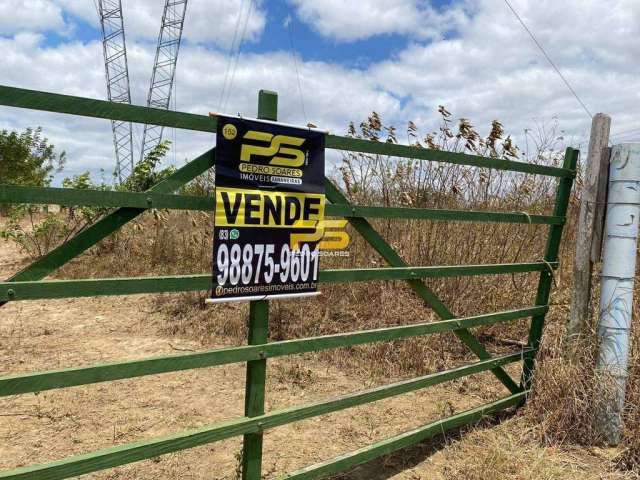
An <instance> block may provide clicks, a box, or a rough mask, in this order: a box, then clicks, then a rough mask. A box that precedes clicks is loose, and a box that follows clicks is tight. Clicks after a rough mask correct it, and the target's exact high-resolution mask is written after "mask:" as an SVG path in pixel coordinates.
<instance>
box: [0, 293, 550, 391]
mask: <svg viewBox="0 0 640 480" xmlns="http://www.w3.org/2000/svg"><path fill="white" fill-rule="evenodd" d="M254 308H255V307H254ZM260 308H264V309H266V308H267V307H264V306H261V307H260ZM547 310H548V307H547V306H538V307H531V308H523V309H518V310H507V311H504V312H497V313H488V314H484V315H476V316H472V317H465V318H455V319H452V320H441V321H438V322H423V323H417V324H413V325H401V326H398V327H386V328H377V329H374V330H361V331H356V332H347V333H337V334H334V335H324V336H320V337H310V338H302V339H296V340H284V341H280V342H272V343H268V344H263V345H252V344H250V345H245V346H241V347H230V348H219V349H214V350H207V351H204V352H196V353H186V354H179V355H169V356H162V357H152V358H145V359H140V360H130V361H124V362H113V363H106V364H101V365H93V366H88V367H79V368H68V369H63V370H52V371H48V372H38V373H27V374H20V375H11V376H8V377H0V396H1V397H4V396H8V395H18V394H24V393H34V392H42V391H45V390H53V389H57V388H67V387H74V386H78V385H88V384H92V383H100V382H108V381H112V380H122V379H125V378H135V377H142V376H146V375H156V374H160V373H168V372H178V371H182V370H191V369H196V368H206V367H213V366H219V365H227V364H230V363H240V362H251V361H255V360H264V359H267V358H275V357H282V356H287V355H299V354H302V353H309V352H318V351H321V350H327V349H332V348H341V347H350V346H354V345H363V344H366V343H375V342H387V341H392V340H402V339H406V338H412V337H418V336H423V335H433V334H436V333H442V332H450V331H452V330H459V329H461V328H476V327H481V326H487V325H494V324H497V323H504V322H510V321H513V320H517V319H520V318H528V317H532V316H534V315H539V314H543V313H546V311H547ZM258 313H259V314H260V315H266V313H267V312H255V311H254V312H253V314H254V315H256V314H258ZM254 318H255V317H254ZM258 321H262V320H261V319H259V320H258ZM258 321H254V323H258ZM261 333H264V329H261Z"/></svg>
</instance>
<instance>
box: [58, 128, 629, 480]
mask: <svg viewBox="0 0 640 480" xmlns="http://www.w3.org/2000/svg"><path fill="white" fill-rule="evenodd" d="M372 118H373V117H372ZM375 122H376V120H375V118H373V120H372V119H369V124H367V125H364V124H363V125H364V127H363V128H361V130H360V131H359V132H357V133H356V132H355V129H354V131H353V134H354V135H360V136H363V137H365V138H371V135H372V134H371V129H373V130H374V134H375V135H378V136H379V137H382V133H384V132H386V133H387V134H388V135H389V136H390V137H392V136H393V135H395V131H390V130H389V129H386V127H383V126H381V125H376V123H375ZM462 127H463V126H461V127H460V128H461V130H460V131H462ZM444 128H445V130H441V133H440V135H441V136H443V137H446V136H447V135H446V129H447V128H449V126H448V125H447V124H446V123H445V127H444ZM465 128H466V127H465ZM409 130H410V131H409V133H408V136H409V138H410V140H411V138H412V134H411V129H409ZM376 132H377V133H376ZM381 132H382V133H381ZM413 132H415V130H414V131H413ZM443 132H444V133H443ZM494 133H495V132H492V134H494ZM464 135H466V136H464ZM464 135H463V136H462V137H460V138H458V140H460V141H461V145H462V146H461V147H460V148H458V149H461V148H462V149H466V150H473V149H472V148H469V147H468V145H465V144H464V142H465V141H466V142H467V143H468V141H469V138H470V137H471V138H473V135H470V134H469V133H468V131H466V130H465V133H464ZM413 137H415V134H413ZM498 138H499V137H498ZM393 140H395V137H392V141H393ZM435 140H437V138H436V139H435ZM556 140H557V139H556V138H553V136H551V140H548V138H542V139H540V141H539V142H538V143H537V145H536V152H535V153H534V154H530V153H529V152H525V153H526V154H527V157H528V159H529V160H530V161H539V162H545V163H549V164H556V165H557V164H558V162H559V155H556V154H554V153H553V152H555V150H556V149H555V143H554V142H555V141H556ZM475 141H476V144H478V139H477V138H476V140H475ZM429 142H434V137H433V136H432V137H431V138H430V139H425V142H424V143H429ZM492 142H493V143H492ZM441 144H442V139H441ZM478 145H479V146H477V148H476V150H481V147H482V144H481V143H480V144H478ZM487 145H491V148H493V149H494V150H495V153H496V154H498V151H499V150H500V147H499V145H500V142H499V141H498V140H497V139H496V138H493V140H491V141H490V139H489V138H487V139H485V140H484V147H483V148H485V150H484V151H479V153H485V154H486V153H489V154H491V153H492V152H491V149H490V148H489V147H488V146H487ZM444 147H447V145H444ZM448 147H451V145H449V146H448ZM508 147H509V146H508ZM502 154H504V155H507V156H509V155H508V152H507V153H504V151H503V152H502ZM339 175H340V176H341V177H342V178H341V183H342V184H343V185H345V186H346V189H347V192H348V194H349V196H350V198H351V200H352V201H354V202H355V203H358V204H366V205H372V204H377V205H389V206H391V205H393V206H407V207H418V208H450V209H474V210H490V211H525V212H527V213H530V214H533V213H536V214H537V213H547V214H549V213H551V209H552V205H553V200H554V198H553V195H554V185H555V184H554V182H553V181H551V180H549V179H543V178H542V177H537V176H531V175H524V174H513V173H505V172H495V171H494V172H489V171H485V170H483V169H472V168H468V167H464V166H456V165H449V166H442V165H439V164H432V163H426V162H410V161H409V162H404V161H398V160H397V159H391V158H386V157H378V156H366V155H353V154H348V155H347V154H345V157H344V163H343V165H342V167H341V169H340V173H339ZM578 188H579V185H578ZM576 206H577V199H576V197H575V195H574V196H573V197H572V199H571V203H570V209H569V217H568V223H567V225H566V228H565V234H564V241H563V244H562V248H561V251H560V269H559V270H558V272H557V273H556V275H555V283H556V286H555V290H554V293H553V296H552V302H551V303H552V308H551V310H550V313H549V315H548V321H547V326H546V330H545V336H544V340H543V344H542V347H541V351H540V355H539V357H538V358H539V360H538V369H537V375H536V380H535V386H534V390H533V394H532V396H531V399H530V401H529V402H528V404H527V406H526V408H525V409H524V410H523V414H522V416H521V417H520V418H518V420H517V423H512V424H511V426H517V427H518V428H519V429H520V434H512V433H510V430H506V429H504V428H501V429H500V431H499V432H500V434H499V436H493V434H491V435H478V436H472V438H477V441H475V442H474V441H472V442H471V443H469V442H464V446H459V447H456V448H457V449H458V450H460V451H459V452H458V453H459V454H460V455H462V454H464V455H466V456H468V457H469V458H470V459H471V460H470V461H467V462H466V463H465V462H458V463H456V464H455V465H454V466H452V467H451V468H449V469H448V470H447V471H446V475H445V477H446V478H451V479H458V478H459V479H463V478H464V479H483V480H486V479H493V478H496V479H497V478H500V479H503V478H504V479H511V478H513V479H516V478H517V479H521V478H523V479H547V478H554V479H555V478H575V477H567V476H563V474H561V473H558V472H560V470H558V469H557V468H559V464H560V463H562V461H559V463H558V462H555V461H554V459H553V449H554V448H563V449H566V448H570V447H569V446H571V445H583V444H590V443H593V442H597V441H598V438H597V435H596V433H595V431H594V429H593V420H594V418H593V415H594V413H593V412H594V408H593V406H594V401H595V399H596V398H598V388H600V387H599V382H598V380H597V379H596V378H595V377H594V375H593V374H592V373H591V372H593V365H594V352H595V347H594V345H593V342H586V343H585V345H582V346H581V347H580V348H579V349H578V352H577V353H576V354H575V356H574V357H573V358H574V360H573V361H568V360H567V357H566V352H565V346H564V344H563V336H564V325H565V322H566V317H567V312H568V309H569V303H570V291H571V290H570V289H571V273H572V264H573V251H574V248H573V247H574V244H575V220H576V214H577V208H576ZM372 223H373V224H374V225H375V227H376V228H377V229H378V230H379V231H380V233H381V234H382V235H383V237H384V238H385V239H386V240H387V241H388V242H389V243H390V244H391V245H392V246H394V248H396V249H397V251H398V252H399V253H400V255H401V256H402V257H403V258H404V259H406V261H407V262H408V263H409V264H411V265H444V264H449V265H459V264H472V263H511V262H526V261H536V260H539V259H540V258H541V257H542V254H543V252H544V246H545V242H546V232H547V229H546V227H544V226H535V225H520V226H518V225H509V224H489V223H487V224H469V223H465V222H418V221H407V220H402V221H398V220H396V221H391V220H389V221H387V220H378V221H374V222H372ZM211 231H212V224H211V218H210V216H209V215H204V214H201V213H184V212H172V213H168V212H158V211H154V212H153V213H147V214H145V215H143V216H141V217H140V218H139V219H137V220H135V221H134V222H131V223H130V224H128V225H127V226H125V227H124V228H123V229H121V231H120V232H119V233H118V234H116V235H114V236H112V237H111V238H109V239H107V240H105V241H103V242H102V243H101V244H100V245H98V246H96V247H94V248H93V249H91V250H90V251H89V252H88V253H87V254H85V255H83V256H82V257H81V258H79V259H78V260H76V261H74V262H72V263H71V264H69V265H68V266H67V267H65V268H64V269H63V271H62V272H61V274H60V276H63V277H104V276H129V275H149V274H179V273H209V272H210V271H211V251H212V243H211V242H212V239H211V235H210V232H211ZM351 233H352V242H351V245H350V247H349V253H350V256H349V257H340V258H326V259H324V262H323V268H352V267H376V266H383V265H384V262H383V261H382V259H381V258H380V257H379V256H378V255H377V254H376V253H375V252H374V251H373V250H372V249H371V248H370V247H369V246H368V245H367V244H366V242H365V241H364V240H363V239H361V238H360V237H359V236H357V234H355V232H351ZM427 283H428V285H429V286H430V287H431V288H432V289H433V290H434V291H435V292H436V293H437V294H438V295H439V296H440V297H441V298H442V299H443V301H444V303H445V304H446V305H447V306H448V307H449V308H450V309H451V311H453V312H454V313H455V314H456V315H458V316H465V315H473V314H479V313H485V312H492V311H497V310H503V309H510V308H517V307H524V306H529V305H532V304H533V303H534V294H535V288H536V284H537V275H535V274H517V275H512V276H493V277H478V278H448V279H442V280H429V281H428V282H427ZM639 288H640V287H639ZM322 292H323V295H322V296H320V297H317V298H314V299H310V300H305V301H304V303H301V302H295V301H274V302H272V307H271V309H272V310H271V317H270V322H271V324H270V325H271V330H270V337H271V339H272V340H282V339H289V338H298V337H306V336H312V335H323V334H329V333H336V332H344V331H352V330H360V329H370V328H376V327H381V326H390V325H400V324H408V323H416V322H420V321H428V320H435V319H436V317H435V315H434V314H433V313H432V312H431V311H430V310H429V309H428V308H425V306H424V304H423V302H421V301H420V300H419V299H418V298H417V297H416V296H415V295H413V294H412V293H411V291H410V290H409V289H408V288H407V287H406V286H405V285H404V284H402V283H400V282H378V283H366V284H348V285H323V286H322ZM639 293H640V292H636V294H639ZM205 294H206V292H204V293H193V294H180V295H160V296H158V298H157V300H156V301H155V308H156V309H157V310H158V311H160V312H162V313H163V314H164V315H165V316H166V319H167V320H166V327H165V329H166V332H167V334H170V335H175V334H180V335H189V336H192V337H195V338H198V339H199V340H200V341H202V342H204V343H208V342H211V341H212V339H214V338H216V339H217V340H218V341H219V339H220V338H221V337H222V338H225V339H228V341H229V343H233V344H237V343H241V342H243V341H244V339H245V338H246V324H245V321H246V317H247V307H246V305H222V306H220V307H216V308H215V309H210V308H207V309H205V308H204V305H203V298H204V295H205ZM594 304H597V301H595V298H594ZM301 305H304V306H303V308H301ZM637 308H638V307H637V305H636V306H635V310H634V316H635V318H638V313H639V312H638V311H637ZM527 328H528V322H526V321H520V322H515V323H513V324H509V325H498V326H493V327H487V328H482V329H478V330H476V333H477V334H478V335H479V336H480V337H481V338H482V340H483V341H484V342H485V343H486V344H487V346H488V348H489V350H490V351H492V352H494V353H498V352H503V351H507V350H509V349H513V347H512V346H511V347H510V346H509V345H510V344H513V342H514V341H515V342H518V341H520V342H522V341H524V340H526V336H527V332H528V330H527ZM639 348H640V329H638V328H636V331H635V337H634V341H633V347H632V359H631V375H630V379H629V388H628V408H627V410H626V412H625V425H626V431H625V437H624V448H623V449H622V453H621V454H620V455H618V456H617V457H616V458H615V459H613V460H612V461H611V462H609V460H607V461H606V462H605V463H606V464H607V465H609V464H611V465H614V464H615V465H617V467H618V468H619V469H620V470H627V471H633V470H634V469H638V468H639V467H640V353H639V351H638V349H639ZM320 358H322V359H323V360H325V361H329V362H331V363H332V364H334V365H337V366H340V367H341V368H344V369H348V370H351V371H356V372H357V373H359V374H362V375H367V376H375V377H395V376H403V375H404V376H406V375H416V374H424V373H428V372H433V371H435V370H441V369H444V368H448V367H450V366H452V365H454V364H456V363H459V362H460V361H462V360H470V359H471V358H472V356H471V355H470V354H469V352H468V350H467V349H466V348H465V347H464V346H462V345H461V344H460V342H458V341H457V340H456V339H455V338H454V337H453V335H450V334H449V335H447V334H443V335H435V336H430V337H427V338H420V339H411V340H406V341H400V342H393V343H385V344H374V345H368V346H362V347H357V348H349V349H340V350H339V351H337V352H335V351H332V352H331V353H326V354H321V355H320ZM278 374H279V375H291V376H292V378H297V379H298V380H299V381H300V382H305V381H308V379H307V374H306V373H305V371H304V368H302V369H298V370H296V371H295V372H279V373H278ZM496 435H498V434H496ZM461 445H462V444H461ZM456 448H454V449H453V450H452V453H451V455H454V454H455V452H456V451H457V450H456ZM514 450H517V451H519V452H520V454H519V455H520V456H516V457H514V456H513V455H512V454H511V453H510V452H512V451H514ZM514 460H515V461H514ZM519 462H520V463H519ZM607 462H608V463H607ZM587 467H588V465H587V466H584V468H583V467H582V466H576V471H585V470H584V469H585V468H587ZM571 468H573V467H571ZM607 468H608V467H607ZM565 470H566V469H565ZM612 475H614V474H613V473H612ZM584 478H596V477H590V476H585V477H584ZM597 478H616V477H613V476H612V477H597Z"/></svg>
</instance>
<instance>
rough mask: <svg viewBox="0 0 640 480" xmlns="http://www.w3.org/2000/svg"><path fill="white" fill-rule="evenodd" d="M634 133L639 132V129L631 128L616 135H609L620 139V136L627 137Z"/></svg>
mask: <svg viewBox="0 0 640 480" xmlns="http://www.w3.org/2000/svg"><path fill="white" fill-rule="evenodd" d="M636 132H640V128H632V129H631V130H623V131H622V132H618V133H614V134H613V135H610V137H621V136H625V135H628V134H630V133H636Z"/></svg>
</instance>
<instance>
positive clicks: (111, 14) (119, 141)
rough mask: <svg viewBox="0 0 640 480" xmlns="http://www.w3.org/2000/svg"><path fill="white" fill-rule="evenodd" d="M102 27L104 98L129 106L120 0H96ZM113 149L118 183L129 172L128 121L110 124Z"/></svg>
mask: <svg viewBox="0 0 640 480" xmlns="http://www.w3.org/2000/svg"><path fill="white" fill-rule="evenodd" d="M98 10H99V11H98V13H99V15H100V25H101V27H102V49H103V52H104V66H105V73H106V76H107V98H108V99H109V100H110V101H112V102H117V103H131V90H130V88H129V66H128V64H127V47H126V45H125V37H124V22H123V20H122V2H121V0H98ZM111 129H112V130H113V144H114V146H115V150H116V170H115V175H116V179H117V181H118V182H122V181H123V180H125V179H126V178H127V177H128V176H129V175H130V174H131V172H132V171H133V134H132V127H131V122H121V121H117V120H112V121H111Z"/></svg>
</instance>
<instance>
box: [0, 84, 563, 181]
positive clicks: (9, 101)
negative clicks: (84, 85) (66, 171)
mask: <svg viewBox="0 0 640 480" xmlns="http://www.w3.org/2000/svg"><path fill="white" fill-rule="evenodd" d="M262 92H264V95H265V96H266V95H268V94H271V95H272V96H273V95H274V94H273V92H269V91H266V90H265V91H262ZM0 105H6V106H10V107H19V108H29V109H33V110H43V111H47V112H57V113H67V114H72V115H82V116H85V117H94V118H106V119H111V120H123V121H130V122H134V123H146V124H152V125H161V126H165V127H175V128H183V129H189V130H196V131H203V132H215V131H216V124H217V122H216V118H215V117H212V116H206V115H195V114H192V113H183V112H174V111H171V110H161V109H157V108H150V107H141V106H136V105H126V104H119V103H112V102H108V101H104V100H95V99H89V98H82V97H74V96H70V95H60V94H57V93H47V92H40V91H36V90H27V89H23V88H15V87H7V86H0ZM265 108H269V109H270V110H269V111H265V117H263V118H264V119H266V120H272V119H274V118H275V115H276V114H277V103H276V102H274V101H272V104H271V105H269V106H268V107H265ZM326 146H327V148H333V149H338V150H348V151H352V152H360V153H370V154H375V155H389V156H393V157H400V158H415V159H417V160H429V161H435V162H446V163H453V164H458V165H469V166H475V167H484V168H491V169H495V170H510V171H514V172H524V173H532V174H539V175H549V176H555V177H574V176H575V170H571V169H568V168H556V167H548V166H545V165H536V164H533V163H525V162H517V161H514V160H502V159H498V158H488V157H481V156H479V155H469V154H466V153H454V152H445V151H442V150H432V149H426V148H419V147H415V146H409V145H398V144H395V143H386V142H372V141H370V140H363V139H360V138H352V137H343V136H338V135H330V134H328V135H327V136H326Z"/></svg>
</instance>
